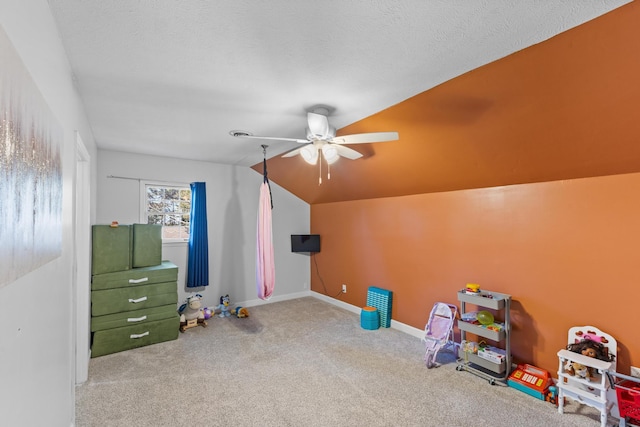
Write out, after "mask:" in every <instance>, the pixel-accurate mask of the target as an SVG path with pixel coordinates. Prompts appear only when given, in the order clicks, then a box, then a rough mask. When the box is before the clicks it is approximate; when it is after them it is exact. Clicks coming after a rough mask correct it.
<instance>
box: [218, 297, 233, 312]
mask: <svg viewBox="0 0 640 427" xmlns="http://www.w3.org/2000/svg"><path fill="white" fill-rule="evenodd" d="M230 301H231V299H230V298H229V294H227V295H223V296H221V297H220V304H218V306H217V307H216V308H217V309H220V314H219V316H220V317H229V316H231V313H229V303H230Z"/></svg>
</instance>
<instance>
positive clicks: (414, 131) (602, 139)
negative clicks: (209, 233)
mask: <svg viewBox="0 0 640 427" xmlns="http://www.w3.org/2000/svg"><path fill="white" fill-rule="evenodd" d="M639 23H640V2H632V3H629V4H627V5H624V6H622V7H620V8H619V9H616V10H614V11H612V12H610V13H607V14H605V15H603V16H601V17H598V18H597V19H594V20H592V21H590V22H587V23H585V24H583V25H580V26H578V27H576V28H573V29H571V30H569V31H566V32H564V33H562V34H559V35H557V36H555V37H553V38H551V39H549V40H546V41H544V42H542V43H539V44H537V45H534V46H531V47H529V48H527V49H524V50H521V51H519V52H516V53H514V54H512V55H509V56H507V57H505V58H502V59H500V60H497V61H495V62H492V63H490V64H487V65H485V66H483V67H480V68H478V69H475V70H473V71H470V72H468V73H466V74H464V75H461V76H459V77H457V78H455V79H452V80H450V81H447V82H445V83H443V84H441V85H439V86H437V87H435V88H431V89H429V90H426V91H425V92H423V93H420V94H418V95H416V96H414V97H412V98H410V99H407V100H405V101H403V102H401V103H399V104H397V105H394V106H392V107H390V108H387V109H386V110H383V111H380V112H379V113H377V114H374V115H373V116H370V117H367V118H365V119H363V120H360V121H359V122H356V123H353V124H351V125H349V126H347V127H344V128H342V129H340V131H339V134H341V135H344V134H351V133H360V132H378V131H391V130H393V131H398V133H399V135H400V139H399V140H398V141H393V142H384V143H376V144H358V145H352V146H351V148H353V149H356V150H358V151H360V152H361V153H363V155H364V156H363V157H362V158H360V159H358V160H354V161H350V160H346V159H341V160H339V161H338V162H336V163H334V164H333V165H331V179H330V180H329V179H327V176H326V174H327V167H326V165H323V166H322V168H323V169H322V173H323V182H322V185H318V176H319V167H318V166H310V165H308V164H306V163H305V162H304V161H302V160H301V159H300V158H299V157H293V158H281V157H279V156H276V157H273V158H271V159H269V178H270V179H271V180H273V181H274V182H276V183H278V184H279V185H281V186H282V187H284V188H286V189H287V190H289V191H290V192H292V193H293V194H295V195H296V196H298V197H300V198H301V199H303V200H305V201H307V202H308V203H310V204H315V203H328V202H338V201H346V200H356V199H370V198H376V197H391V196H404V195H410V194H423V193H433V192H440V191H454V190H463V189H469V188H484V187H495V186H500V185H513V184H525V183H532V182H547V181H554V180H563V179H575V178H586V177H594V176H605V175H614V174H626V173H637V172H640V144H639V143H638V141H639V140H640V120H638V110H639V102H640V83H639V82H640V50H639V49H638V48H637V47H636V44H637V43H636V41H637V40H640V25H639ZM428 71H429V70H428V69H425V73H428ZM370 90H375V88H371V89H370ZM338 107H339V106H338ZM301 126H302V125H301ZM256 170H260V171H261V170H262V165H261V164H259V165H256Z"/></svg>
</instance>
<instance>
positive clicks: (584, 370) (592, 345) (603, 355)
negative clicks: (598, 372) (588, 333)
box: [565, 338, 613, 381]
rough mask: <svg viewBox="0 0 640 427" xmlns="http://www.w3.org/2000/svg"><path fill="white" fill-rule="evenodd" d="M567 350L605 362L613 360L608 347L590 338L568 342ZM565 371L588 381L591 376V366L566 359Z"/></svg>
mask: <svg viewBox="0 0 640 427" xmlns="http://www.w3.org/2000/svg"><path fill="white" fill-rule="evenodd" d="M567 350H569V351H573V352H575V353H580V354H582V355H583V356H587V357H593V358H595V359H599V360H604V361H605V362H612V361H613V355H611V354H609V349H607V347H605V345H604V344H603V343H601V342H597V341H594V340H592V339H590V338H585V339H583V340H580V341H578V342H576V343H573V344H569V345H568V346H567ZM565 371H566V372H567V373H569V375H576V376H578V377H580V378H584V379H587V380H589V381H591V379H592V378H593V368H591V367H589V366H585V365H583V364H581V363H577V362H571V361H568V362H567V364H566V365H565Z"/></svg>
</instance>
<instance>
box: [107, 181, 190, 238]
mask: <svg viewBox="0 0 640 427" xmlns="http://www.w3.org/2000/svg"><path fill="white" fill-rule="evenodd" d="M111 178H120V179H137V180H138V183H139V184H140V185H139V193H138V195H139V197H138V198H139V202H140V204H139V208H138V218H139V221H140V223H142V224H146V223H147V221H148V220H147V218H146V211H147V185H151V186H157V187H173V188H188V189H189V190H191V184H185V183H181V182H171V181H159V180H152V179H142V178H125V177H120V176H111ZM189 226H191V224H189ZM163 227H164V226H163ZM173 243H181V244H185V243H189V238H188V237H186V238H182V239H165V238H164V237H163V238H162V244H163V245H166V244H173Z"/></svg>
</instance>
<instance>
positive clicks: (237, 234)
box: [96, 146, 310, 307]
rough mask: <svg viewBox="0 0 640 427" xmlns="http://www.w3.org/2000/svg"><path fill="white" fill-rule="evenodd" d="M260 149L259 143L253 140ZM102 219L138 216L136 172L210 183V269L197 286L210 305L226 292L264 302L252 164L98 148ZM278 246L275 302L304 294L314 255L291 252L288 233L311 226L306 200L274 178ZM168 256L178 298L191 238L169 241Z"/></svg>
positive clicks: (257, 178) (127, 220)
mask: <svg viewBox="0 0 640 427" xmlns="http://www.w3.org/2000/svg"><path fill="white" fill-rule="evenodd" d="M256 149H259V148H258V147H257V146H256ZM98 157H99V159H98V177H97V183H98V184H97V186H98V201H97V215H96V223H97V224H110V223H111V222H112V221H118V222H119V223H120V224H133V223H136V222H140V205H141V203H140V184H139V181H138V180H137V179H119V178H108V176H111V175H112V176H120V177H128V178H140V179H143V180H160V181H167V182H172V183H173V182H175V183H183V184H189V183H191V182H195V181H204V182H206V185H207V224H208V235H209V275H210V282H209V286H208V287H206V288H196V289H197V291H198V292H199V293H201V294H202V295H203V297H204V304H205V305H206V306H215V305H218V303H219V299H220V296H221V295H225V294H227V293H228V294H229V296H230V297H231V301H232V303H233V304H237V305H242V306H245V307H250V306H252V305H256V304H260V303H262V301H261V300H259V299H258V298H257V292H256V284H255V265H256V261H255V258H256V221H257V213H258V196H259V193H260V184H261V183H262V175H260V174H258V173H257V172H256V171H254V170H252V169H250V168H248V167H239V166H230V165H222V164H216V163H208V162H199V161H190V160H180V159H170V158H166V157H155V156H145V155H138V154H129V153H122V152H115V151H105V150H100V151H99V155H98ZM271 191H272V197H273V205H274V208H273V211H272V214H273V246H274V251H275V263H276V285H275V290H274V294H273V297H272V298H271V300H270V301H278V300H283V299H289V298H293V297H297V296H300V295H301V294H302V293H305V294H306V293H307V292H308V291H309V280H310V262H309V257H307V256H302V255H300V254H293V253H291V240H290V235H291V234H304V233H308V232H309V213H310V210H309V205H308V204H307V203H306V202H304V201H302V200H301V199H299V198H297V197H295V196H293V195H292V194H291V193H289V192H287V191H285V190H283V189H282V188H281V187H279V186H278V185H276V184H275V183H273V182H272V183H271ZM162 255H163V259H168V260H170V261H172V262H173V263H174V264H176V265H177V266H178V267H179V274H178V277H179V279H178V292H179V298H180V301H183V299H184V298H185V297H186V296H187V295H188V294H190V293H191V290H189V291H187V290H186V288H185V279H186V271H187V269H186V265H187V244H186V243H171V244H165V245H164V246H163V249H162Z"/></svg>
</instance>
